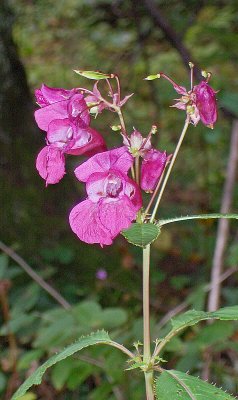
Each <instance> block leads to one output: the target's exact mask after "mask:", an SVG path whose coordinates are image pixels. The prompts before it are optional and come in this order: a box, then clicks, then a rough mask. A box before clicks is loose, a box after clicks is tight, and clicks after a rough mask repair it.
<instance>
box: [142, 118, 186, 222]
mask: <svg viewBox="0 0 238 400" xmlns="http://www.w3.org/2000/svg"><path fill="white" fill-rule="evenodd" d="M189 122H190V118H189V117H187V119H186V121H185V124H184V127H183V130H182V132H181V135H180V138H179V141H178V143H177V146H176V149H175V152H174V154H173V157H172V160H171V162H170V164H169V168H168V169H167V173H166V175H165V178H164V181H163V184H162V186H161V189H160V192H159V195H158V198H157V201H156V204H155V207H154V210H153V213H152V215H151V218H150V222H153V221H154V219H155V215H156V212H157V210H158V207H159V204H160V200H161V197H162V195H163V193H164V189H165V187H166V184H167V181H168V179H169V176H170V173H171V171H172V168H173V166H174V163H175V160H176V157H177V155H178V152H179V149H180V147H181V144H182V142H183V139H184V136H185V133H186V132H187V129H188V125H189Z"/></svg>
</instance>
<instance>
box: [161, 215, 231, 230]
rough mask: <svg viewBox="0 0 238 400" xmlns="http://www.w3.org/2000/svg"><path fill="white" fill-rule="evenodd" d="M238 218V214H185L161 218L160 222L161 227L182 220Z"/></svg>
mask: <svg viewBox="0 0 238 400" xmlns="http://www.w3.org/2000/svg"><path fill="white" fill-rule="evenodd" d="M221 218H226V219H238V214H220V213H216V214H197V215H184V216H182V217H174V218H168V219H161V220H159V222H158V225H159V227H160V226H163V225H167V224H171V223H172V222H182V221H187V220H191V219H221Z"/></svg>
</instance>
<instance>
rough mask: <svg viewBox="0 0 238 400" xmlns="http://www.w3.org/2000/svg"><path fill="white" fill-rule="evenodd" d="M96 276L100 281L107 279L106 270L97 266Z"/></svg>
mask: <svg viewBox="0 0 238 400" xmlns="http://www.w3.org/2000/svg"><path fill="white" fill-rule="evenodd" d="M96 278H97V279H99V280H100V281H105V280H106V279H107V271H106V270H105V269H103V268H99V269H98V270H97V272H96Z"/></svg>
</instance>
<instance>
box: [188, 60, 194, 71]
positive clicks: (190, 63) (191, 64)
mask: <svg viewBox="0 0 238 400" xmlns="http://www.w3.org/2000/svg"><path fill="white" fill-rule="evenodd" d="M188 65H189V68H191V69H193V68H194V64H193V63H192V62H191V61H189V63H188Z"/></svg>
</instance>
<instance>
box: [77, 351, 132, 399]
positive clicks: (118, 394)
mask: <svg viewBox="0 0 238 400" xmlns="http://www.w3.org/2000/svg"><path fill="white" fill-rule="evenodd" d="M75 358H77V359H78V360H81V361H85V362H86V363H88V364H92V365H95V366H96V367H99V368H101V369H103V370H104V371H105V362H104V361H100V360H96V359H95V358H92V357H89V356H85V355H84V356H76V357H75ZM106 378H107V380H108V382H109V383H110V384H111V385H112V391H113V393H114V395H115V398H116V399H117V400H125V397H124V395H123V393H122V391H121V389H120V387H119V386H117V385H114V380H113V378H112V377H111V376H110V375H108V374H107V373H106Z"/></svg>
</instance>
